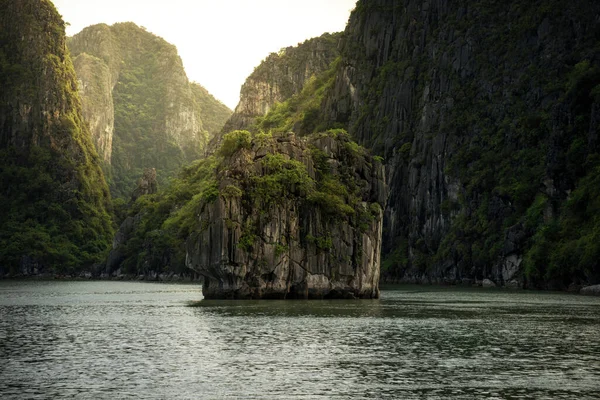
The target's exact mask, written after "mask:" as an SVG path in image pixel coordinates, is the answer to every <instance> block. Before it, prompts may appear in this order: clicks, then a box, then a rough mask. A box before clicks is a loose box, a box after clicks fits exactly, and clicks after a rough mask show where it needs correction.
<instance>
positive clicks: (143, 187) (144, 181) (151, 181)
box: [131, 168, 158, 203]
mask: <svg viewBox="0 0 600 400" xmlns="http://www.w3.org/2000/svg"><path fill="white" fill-rule="evenodd" d="M157 190H158V181H157V180H156V169H155V168H146V169H145V170H144V175H143V176H142V177H141V178H140V180H139V181H138V185H137V188H136V189H135V190H134V191H133V193H132V194H131V202H132V203H133V202H135V201H136V200H137V199H139V198H140V197H142V196H144V195H147V194H154V193H156V191H157Z"/></svg>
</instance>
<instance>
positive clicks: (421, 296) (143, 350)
mask: <svg viewBox="0 0 600 400" xmlns="http://www.w3.org/2000/svg"><path fill="white" fill-rule="evenodd" d="M201 298H202V296H201V293H200V288H199V287H198V286H194V285H161V284H147V283H146V284H144V283H128V282H0V397H1V398H3V399H4V398H53V397H75V398H94V399H96V398H107V399H108V398H145V399H147V398H174V399H175V398H176V399H180V398H207V399H214V398H250V399H252V398H254V399H263V398H282V399H290V398H298V399H330V398H331V399H347V398H402V399H422V398H433V399H436V398H437V399H447V398H452V399H469V398H503V399H504V398H506V399H520V398H536V399H540V398H547V399H561V398H562V399H581V398H590V399H592V398H599V397H600V334H599V329H600V299H599V298H588V297H579V296H572V295H566V294H551V293H525V292H505V291H482V290H456V289H436V288H428V287H402V288H400V289H398V290H386V291H383V292H382V299H381V300H365V301H309V302H305V301H287V302H285V301H249V302H236V301H198V300H199V299H201Z"/></svg>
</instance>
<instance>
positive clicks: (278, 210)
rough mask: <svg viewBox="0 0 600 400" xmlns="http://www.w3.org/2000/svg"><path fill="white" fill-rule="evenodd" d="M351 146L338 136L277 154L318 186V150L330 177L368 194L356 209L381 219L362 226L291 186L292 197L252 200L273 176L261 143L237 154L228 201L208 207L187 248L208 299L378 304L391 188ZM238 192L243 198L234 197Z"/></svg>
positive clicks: (276, 149)
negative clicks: (336, 175)
mask: <svg viewBox="0 0 600 400" xmlns="http://www.w3.org/2000/svg"><path fill="white" fill-rule="evenodd" d="M346 143H348V142H347V139H343V138H334V137H331V136H321V137H318V136H317V137H313V138H310V139H308V140H307V139H300V138H297V137H295V136H294V135H291V134H290V135H283V136H278V137H275V138H274V139H273V140H271V141H270V142H269V143H268V144H267V145H266V146H268V148H269V153H270V154H281V155H283V156H284V157H285V158H289V159H292V160H295V161H300V162H301V163H302V164H303V165H304V166H305V167H306V171H307V173H308V175H309V177H310V179H312V180H315V179H317V176H316V175H317V171H316V168H315V160H314V159H313V156H312V155H311V152H310V148H311V146H314V147H315V148H317V149H319V150H320V151H321V152H322V153H323V154H324V155H325V156H326V157H327V158H328V161H329V165H330V166H331V170H332V171H333V170H337V171H342V170H343V171H344V173H345V174H349V176H350V177H351V179H352V180H353V181H354V183H356V184H357V185H359V186H360V187H361V189H360V196H361V199H360V201H361V202H362V204H359V205H357V207H365V206H366V207H368V206H370V205H371V204H374V203H377V204H378V206H372V207H370V209H371V210H373V212H375V213H376V215H374V216H373V218H372V219H371V220H367V221H363V225H362V226H360V227H359V226H357V225H356V224H355V223H353V222H352V221H354V219H353V218H355V217H353V218H350V217H348V216H347V215H346V216H345V215H337V214H335V215H332V214H331V211H329V212H328V211H327V209H326V208H323V207H321V206H319V205H316V204H314V203H311V202H309V201H308V200H307V193H303V192H302V190H303V189H299V188H297V187H296V186H294V185H291V186H290V187H289V188H288V189H289V193H288V194H287V195H285V196H282V197H281V198H278V199H277V200H276V201H271V202H269V203H266V202H265V201H263V200H261V198H259V197H257V196H255V195H253V194H252V193H253V190H256V188H255V187H254V186H253V185H255V182H256V181H255V180H256V177H263V176H265V175H268V174H269V171H268V170H267V169H266V167H265V165H264V164H263V163H262V162H261V159H262V158H263V157H262V156H258V154H263V153H262V152H261V150H260V147H262V146H263V145H261V144H258V143H256V142H255V143H254V144H253V147H252V148H251V149H250V150H241V151H238V153H236V154H235V155H234V156H233V157H231V158H230V159H228V160H227V161H226V163H225V167H224V168H223V170H221V171H220V174H219V185H220V188H221V195H220V196H219V197H218V198H217V199H216V200H214V201H211V202H208V203H206V204H204V205H203V206H202V207H201V211H200V213H199V220H198V229H197V230H196V231H195V232H194V233H193V234H192V235H191V237H190V238H189V239H188V241H187V260H186V264H187V266H188V267H189V268H191V269H192V270H194V271H195V272H197V273H198V274H200V275H202V276H203V277H204V286H203V294H204V297H205V298H207V299H220V298H235V299H246V298H263V299H264V298H278V299H285V298H331V297H338V298H339V297H341V298H355V297H356V298H377V297H378V296H379V274H380V250H381V234H382V217H383V213H382V211H381V210H382V208H383V206H384V205H385V200H386V187H385V180H384V175H383V167H382V165H381V163H379V162H378V161H376V160H374V159H372V158H371V157H370V156H368V155H366V154H365V155H363V156H357V157H356V158H353V159H352V158H349V155H348V153H347V146H346ZM231 185H236V186H237V187H239V188H240V189H241V190H243V194H242V195H241V196H228V195H226V194H225V192H226V191H225V190H224V189H226V188H227V187H229V186H231Z"/></svg>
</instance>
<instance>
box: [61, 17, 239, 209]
mask: <svg viewBox="0 0 600 400" xmlns="http://www.w3.org/2000/svg"><path fill="white" fill-rule="evenodd" d="M69 48H70V50H71V53H72V54H73V56H74V57H75V68H76V71H77V75H78V78H79V87H80V93H81V95H82V99H83V111H84V117H85V119H86V121H88V123H89V124H90V128H91V130H92V136H93V138H94V142H95V144H96V148H97V149H98V152H99V153H100V155H101V156H102V159H103V160H104V162H105V169H106V170H107V171H108V172H109V175H110V176H111V182H110V184H111V190H112V192H113V194H115V195H117V196H120V197H124V196H126V195H127V194H128V193H131V191H132V190H133V188H134V185H135V180H136V179H137V177H139V176H140V175H141V174H142V171H143V170H144V169H145V168H156V169H157V170H158V180H159V182H161V183H165V182H166V180H167V179H168V178H170V177H172V176H174V174H175V173H176V171H178V170H179V168H180V167H181V166H182V165H184V164H186V163H189V162H191V161H193V160H195V159H197V158H199V157H200V155H201V154H202V153H203V147H204V146H205V145H206V143H207V141H208V139H209V138H210V136H211V135H214V134H215V133H216V132H217V131H218V130H220V128H221V127H222V126H223V124H224V123H225V121H226V120H227V118H228V117H229V116H230V115H231V111H230V110H228V109H227V107H225V106H224V105H223V104H221V103H220V102H218V101H217V100H216V99H214V98H213V97H212V96H211V95H210V94H209V93H208V92H207V91H206V90H205V89H204V88H202V87H200V86H199V85H197V84H191V83H190V82H189V80H188V78H187V76H186V74H185V71H184V69H183V64H182V62H181V59H180V58H179V56H178V55H177V49H176V48H175V47H174V46H172V45H170V44H168V43H167V42H165V41H164V40H163V39H161V38H159V37H156V36H154V35H153V34H151V33H149V32H147V31H145V30H144V29H143V28H140V27H138V26H136V25H135V24H133V23H119V24H115V25H113V26H108V25H104V24H100V25H94V26H91V27H88V28H86V29H84V30H83V31H82V32H81V33H79V34H77V35H75V36H74V37H73V38H71V40H70V41H69ZM203 119H207V120H208V121H209V123H208V124H207V126H204V124H203ZM209 129H210V130H209Z"/></svg>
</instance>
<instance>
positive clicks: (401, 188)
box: [322, 0, 600, 289]
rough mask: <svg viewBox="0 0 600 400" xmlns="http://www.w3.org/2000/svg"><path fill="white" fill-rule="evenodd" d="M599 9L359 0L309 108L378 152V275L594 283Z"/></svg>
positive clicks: (580, 4) (581, 1) (599, 273)
mask: <svg viewBox="0 0 600 400" xmlns="http://www.w3.org/2000/svg"><path fill="white" fill-rule="evenodd" d="M599 21H600V3H598V2H595V1H587V0H578V1H574V2H570V3H569V4H568V5H567V4H562V3H559V2H554V1H549V0H548V1H534V2H530V3H527V4H525V3H523V2H519V1H508V2H502V3H493V2H488V1H474V2H469V3H468V4H463V3H460V2H454V1H448V0H441V1H405V2H397V1H394V0H369V1H359V2H358V4H357V6H356V9H355V10H354V12H353V13H352V16H351V19H350V22H349V25H348V27H347V29H346V31H345V33H344V37H343V42H342V45H341V53H342V60H341V62H340V66H339V68H338V70H337V75H336V80H335V84H334V85H333V88H332V89H331V90H330V91H329V93H328V95H327V96H326V97H327V98H326V100H325V101H324V102H323V104H322V113H323V114H324V115H325V116H326V118H328V119H329V120H330V121H332V122H335V123H341V124H343V125H344V126H346V127H347V128H348V130H349V132H350V133H351V135H352V137H353V138H354V139H355V140H357V141H358V142H359V143H360V144H362V145H363V146H365V147H367V148H370V149H372V150H373V151H374V152H375V153H377V154H380V155H382V156H384V158H385V159H386V164H387V177H388V182H389V184H390V192H391V195H390V199H389V205H388V208H387V210H386V213H385V228H384V244H383V247H384V257H385V262H384V264H385V267H386V268H385V275H386V277H387V278H389V279H390V280H401V281H418V282H447V281H451V282H460V281H462V280H464V279H471V280H478V281H481V280H483V279H485V278H488V279H490V280H493V281H495V282H498V283H499V284H505V283H506V282H509V281H510V282H513V284H514V282H515V280H516V281H519V282H521V284H522V285H527V286H529V287H545V288H557V289H558V288H566V287H567V286H568V285H569V284H570V283H572V282H575V283H577V282H589V283H596V282H600V265H599V264H598V261H597V260H598V257H597V254H598V252H599V251H600V249H599V246H598V245H597V244H595V243H598V240H596V239H592V238H593V237H596V238H597V235H598V229H597V227H598V222H597V218H596V217H595V216H594V213H593V212H591V211H590V210H591V209H592V208H594V207H595V206H594V205H593V204H596V203H594V201H595V200H593V199H596V198H597V196H598V191H597V190H596V189H594V188H595V186H592V182H597V181H598V180H599V178H598V176H600V175H599V174H600V170H599V169H598V157H599V154H600V153H599V145H598V143H599V142H598V139H597V138H598V126H599V125H598V122H599V121H600V120H599V115H600V113H599V112H598V110H600V106H599V104H600V103H599V101H600V100H599V97H598V93H599V92H598V87H599V86H598V84H600V73H599V71H600V53H599V50H598V49H599V47H598V33H599V32H600V23H599ZM594 88H595V89H594ZM575 193H576V195H575V196H574V194H575ZM574 199H579V200H574ZM586 199H587V200H586ZM577 202H579V203H577ZM576 203H577V204H576ZM586 207H588V208H587V209H586ZM586 210H587V211H586ZM593 221H596V222H593ZM573 226H578V227H579V228H580V232H576V231H573V229H572V227H573ZM584 249H586V250H584ZM584 253H585V254H587V255H584ZM594 254H596V255H594Z"/></svg>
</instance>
